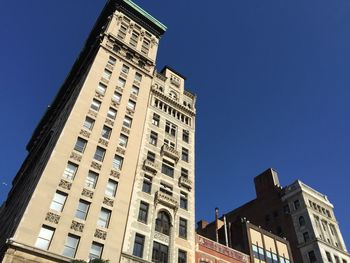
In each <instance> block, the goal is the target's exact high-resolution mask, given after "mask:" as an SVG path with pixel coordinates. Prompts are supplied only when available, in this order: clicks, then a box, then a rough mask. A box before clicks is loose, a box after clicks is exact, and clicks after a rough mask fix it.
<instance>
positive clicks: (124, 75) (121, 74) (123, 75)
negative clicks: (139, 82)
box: [120, 72, 128, 79]
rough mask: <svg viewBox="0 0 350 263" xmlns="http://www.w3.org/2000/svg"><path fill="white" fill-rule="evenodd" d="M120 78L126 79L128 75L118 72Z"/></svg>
mask: <svg viewBox="0 0 350 263" xmlns="http://www.w3.org/2000/svg"><path fill="white" fill-rule="evenodd" d="M120 76H121V77H123V78H125V79H126V78H128V75H126V74H125V73H124V72H120Z"/></svg>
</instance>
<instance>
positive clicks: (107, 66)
mask: <svg viewBox="0 0 350 263" xmlns="http://www.w3.org/2000/svg"><path fill="white" fill-rule="evenodd" d="M106 68H107V69H109V70H111V71H113V69H114V68H113V66H112V65H111V64H107V65H106Z"/></svg>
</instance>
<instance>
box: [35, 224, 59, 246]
mask: <svg viewBox="0 0 350 263" xmlns="http://www.w3.org/2000/svg"><path fill="white" fill-rule="evenodd" d="M54 232H55V229H54V228H52V227H48V226H42V227H41V229H40V232H39V235H38V238H37V239H36V242H35V247H37V248H40V249H44V250H47V249H48V248H49V246H50V243H51V240H52V237H53V234H54Z"/></svg>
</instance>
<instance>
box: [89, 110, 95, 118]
mask: <svg viewBox="0 0 350 263" xmlns="http://www.w3.org/2000/svg"><path fill="white" fill-rule="evenodd" d="M88 114H89V115H90V116H92V117H97V112H96V111H93V110H89V111H88Z"/></svg>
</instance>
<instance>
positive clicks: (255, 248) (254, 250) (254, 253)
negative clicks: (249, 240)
mask: <svg viewBox="0 0 350 263" xmlns="http://www.w3.org/2000/svg"><path fill="white" fill-rule="evenodd" d="M252 250H253V257H254V258H256V259H259V252H258V247H257V246H256V245H252Z"/></svg>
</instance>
